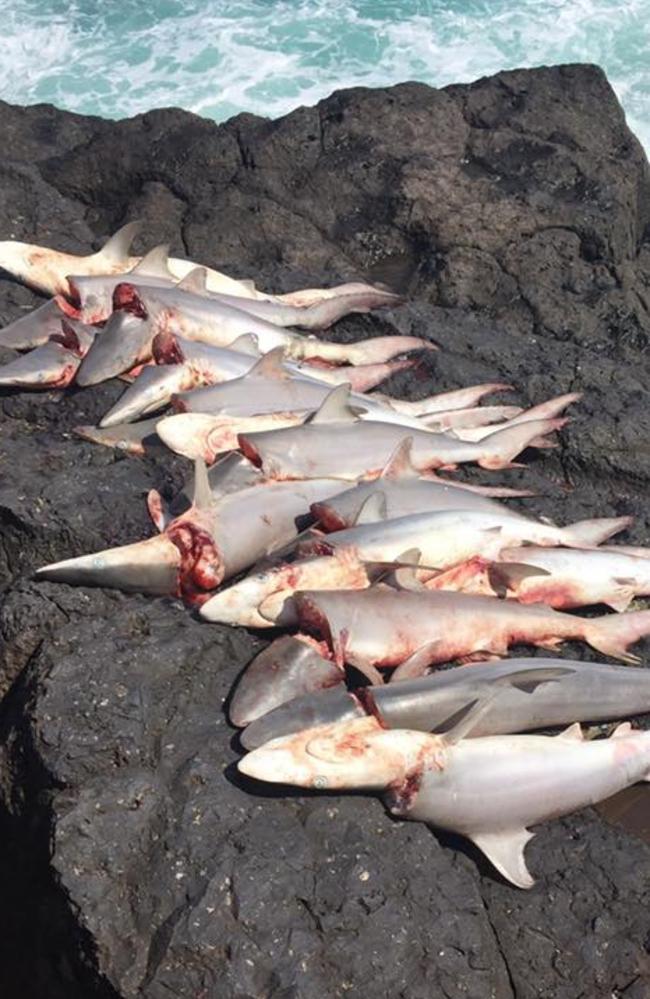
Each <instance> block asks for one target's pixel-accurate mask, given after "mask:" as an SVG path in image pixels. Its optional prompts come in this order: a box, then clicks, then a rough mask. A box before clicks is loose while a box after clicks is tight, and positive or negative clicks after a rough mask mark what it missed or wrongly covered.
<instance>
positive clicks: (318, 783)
mask: <svg viewBox="0 0 650 999" xmlns="http://www.w3.org/2000/svg"><path fill="white" fill-rule="evenodd" d="M313 783H314V787H315V788H321V789H322V788H324V787H327V777H321V776H319V777H314V781H313Z"/></svg>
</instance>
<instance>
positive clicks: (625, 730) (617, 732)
mask: <svg viewBox="0 0 650 999" xmlns="http://www.w3.org/2000/svg"><path fill="white" fill-rule="evenodd" d="M633 731H634V729H633V728H632V725H631V723H630V722H629V721H624V722H621V724H620V725H617V726H616V728H615V729H614V731H613V732H612V734H611V736H610V738H611V739H624V738H625V736H626V735H630V733H631V732H633Z"/></svg>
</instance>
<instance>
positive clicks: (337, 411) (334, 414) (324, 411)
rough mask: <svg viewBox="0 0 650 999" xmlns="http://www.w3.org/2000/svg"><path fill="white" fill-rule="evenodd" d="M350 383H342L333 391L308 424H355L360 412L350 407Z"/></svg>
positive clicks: (309, 419) (308, 420)
mask: <svg viewBox="0 0 650 999" xmlns="http://www.w3.org/2000/svg"><path fill="white" fill-rule="evenodd" d="M350 388H351V386H350V383H349V382H342V383H341V384H340V385H337V386H336V388H334V389H332V391H331V392H330V393H328V395H326V396H325V399H324V400H323V402H322V403H321V405H320V406H319V408H318V409H317V410H316V412H315V413H312V415H311V416H310V417H309V418H308V419H307V421H306V422H307V423H355V422H356V420H357V418H358V415H359V412H365V410H360V409H358V408H357V407H356V406H355V407H354V408H353V407H352V406H351V405H350Z"/></svg>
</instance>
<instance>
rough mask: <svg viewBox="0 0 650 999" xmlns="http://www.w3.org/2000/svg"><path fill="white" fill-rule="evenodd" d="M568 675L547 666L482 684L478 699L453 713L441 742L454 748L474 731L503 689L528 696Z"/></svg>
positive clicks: (561, 668)
mask: <svg viewBox="0 0 650 999" xmlns="http://www.w3.org/2000/svg"><path fill="white" fill-rule="evenodd" d="M572 673H575V670H573V669H570V668H568V667H563V666H549V667H548V668H546V669H517V670H513V671H512V673H506V674H505V675H504V676H500V677H498V679H496V680H491V681H486V682H485V684H484V685H482V687H481V690H482V693H481V695H480V696H479V697H478V698H476V699H475V700H473V701H470V702H469V703H468V704H467V706H466V708H461V710H460V711H459V712H457V713H456V715H455V723H454V725H453V727H452V728H450V729H449V730H448V731H446V732H445V734H444V740H445V742H446V743H447V744H448V745H454V744H455V743H457V742H460V741H461V739H466V738H467V737H468V736H469V735H470V734H471V733H472V731H473V730H474V729H475V728H476V725H477V722H478V721H479V719H480V718H482V717H483V716H484V715H485V714H487V712H488V711H489V710H490V708H491V706H492V703H493V702H494V701H495V700H497V699H498V697H499V694H500V692H501V691H502V690H503V688H504V687H516V689H517V690H521V691H523V692H524V693H526V694H532V693H533V691H534V690H536V689H537V687H539V686H540V685H541V684H543V683H551V682H554V681H556V680H559V679H561V678H562V677H563V676H568V675H570V674H572Z"/></svg>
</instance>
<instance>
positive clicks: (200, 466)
mask: <svg viewBox="0 0 650 999" xmlns="http://www.w3.org/2000/svg"><path fill="white" fill-rule="evenodd" d="M192 502H193V505H194V506H195V507H196V508H197V509H198V510H207V509H208V508H209V507H211V506H212V490H211V489H210V479H209V477H208V467H207V465H206V463H205V459H204V458H195V460H194V498H193V500H192Z"/></svg>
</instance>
